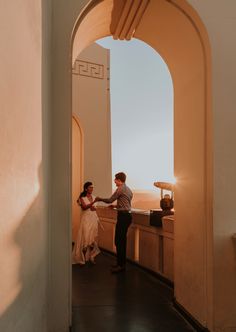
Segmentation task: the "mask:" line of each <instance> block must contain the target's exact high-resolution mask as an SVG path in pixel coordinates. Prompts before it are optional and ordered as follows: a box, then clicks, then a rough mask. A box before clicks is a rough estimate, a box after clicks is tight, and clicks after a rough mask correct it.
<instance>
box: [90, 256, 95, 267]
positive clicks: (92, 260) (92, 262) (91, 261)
mask: <svg viewBox="0 0 236 332" xmlns="http://www.w3.org/2000/svg"><path fill="white" fill-rule="evenodd" d="M90 263H91V264H93V265H95V264H96V262H95V259H94V257H91V258H90Z"/></svg>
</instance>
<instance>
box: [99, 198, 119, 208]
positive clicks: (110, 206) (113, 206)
mask: <svg viewBox="0 0 236 332" xmlns="http://www.w3.org/2000/svg"><path fill="white" fill-rule="evenodd" d="M101 201H102V199H101V197H99V196H97V197H95V200H94V201H93V204H94V203H96V202H101ZM115 207H116V206H115V205H112V204H110V205H108V208H110V209H114V208H115Z"/></svg>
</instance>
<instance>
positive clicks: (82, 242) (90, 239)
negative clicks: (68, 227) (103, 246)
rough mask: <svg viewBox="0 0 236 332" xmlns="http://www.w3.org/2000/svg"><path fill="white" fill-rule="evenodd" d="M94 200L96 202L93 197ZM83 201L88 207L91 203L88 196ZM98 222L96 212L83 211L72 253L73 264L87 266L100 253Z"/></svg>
mask: <svg viewBox="0 0 236 332" xmlns="http://www.w3.org/2000/svg"><path fill="white" fill-rule="evenodd" d="M92 198H93V200H94V197H93V196H92ZM82 199H83V201H84V203H85V204H86V205H87V204H90V203H91V202H90V201H89V199H88V198H87V196H86V197H82ZM98 222H99V219H98V216H97V213H96V211H91V210H90V209H87V210H82V213H81V220H80V225H79V229H78V235H77V239H76V242H75V245H74V248H73V252H72V263H73V264H85V262H86V261H89V260H91V261H93V260H94V257H95V256H97V255H98V254H99V253H100V250H99V248H98V245H97V237H98Z"/></svg>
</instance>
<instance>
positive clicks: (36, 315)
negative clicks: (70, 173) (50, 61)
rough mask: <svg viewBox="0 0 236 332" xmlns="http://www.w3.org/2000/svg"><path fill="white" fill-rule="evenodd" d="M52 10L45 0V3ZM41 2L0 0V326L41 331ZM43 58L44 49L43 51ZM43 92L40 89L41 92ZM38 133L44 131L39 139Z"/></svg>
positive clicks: (44, 168)
mask: <svg viewBox="0 0 236 332" xmlns="http://www.w3.org/2000/svg"><path fill="white" fill-rule="evenodd" d="M44 5H46V6H47V9H46V11H47V13H48V12H50V2H49V1H48V2H47V4H44ZM44 5H43V8H42V3H41V1H40V0H36V1H33V2H32V1H31V0H24V1H17V2H11V1H1V3H0V26H1V29H0V40H1V48H0V59H1V61H0V73H1V80H0V110H1V122H0V141H1V149H0V167H1V172H0V183H1V185H0V197H1V216H0V219H1V220H0V225H1V232H0V253H1V272H0V288H1V290H0V293H1V300H0V330H1V331H11V332H14V331H15V332H19V331H24V332H32V331H38V332H42V331H46V330H47V297H46V291H47V280H48V213H47V202H48V185H47V174H48V170H49V169H48V164H47V162H46V158H48V155H47V150H46V149H45V148H46V146H47V145H48V142H46V140H47V126H48V118H47V116H46V115H45V114H44V113H43V106H44V107H45V110H46V111H48V109H46V108H47V101H46V100H45V103H42V95H44V92H45V91H43V90H42V81H43V80H44V83H46V81H47V78H46V77H44V78H43V77H42V72H43V71H44V69H45V68H43V67H42V54H43V43H42V39H43V34H44V32H43V30H42V21H44V23H45V24H46V25H47V24H48V23H47V18H46V17H45V16H44V14H45V12H44V9H45V7H44ZM43 56H44V55H43ZM44 97H45V95H44ZM43 135H45V137H44V138H43Z"/></svg>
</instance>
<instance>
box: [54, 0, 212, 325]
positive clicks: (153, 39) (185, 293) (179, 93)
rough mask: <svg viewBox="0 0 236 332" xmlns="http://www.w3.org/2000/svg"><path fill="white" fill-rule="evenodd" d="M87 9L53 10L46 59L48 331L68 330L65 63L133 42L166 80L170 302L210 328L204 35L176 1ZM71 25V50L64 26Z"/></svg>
mask: <svg viewBox="0 0 236 332" xmlns="http://www.w3.org/2000/svg"><path fill="white" fill-rule="evenodd" d="M87 3H88V5H87V6H86V7H85V8H84V9H82V5H81V2H78V1H74V2H73V5H71V6H69V7H68V11H67V16H66V19H64V21H63V20H62V17H63V15H62V14H61V8H59V6H58V7H56V8H55V11H56V12H55V18H56V19H55V20H54V38H55V40H54V47H53V51H54V54H55V55H57V56H56V59H55V62H54V64H53V82H52V84H53V112H54V114H55V118H54V119H55V120H54V121H53V124H52V126H53V127H52V133H53V135H52V169H55V170H56V171H55V172H52V192H51V206H52V211H51V219H52V224H51V233H52V234H53V236H52V237H51V241H52V242H51V256H52V259H51V280H52V282H51V289H50V299H51V304H50V308H51V312H50V315H49V316H50V325H51V330H54V331H55V330H60V329H61V330H63V328H62V326H65V327H66V326H68V324H69V320H70V319H69V317H70V293H69V289H70V278H71V276H70V272H68V271H70V263H71V262H70V259H69V257H70V253H71V238H70V233H71V228H70V227H69V226H70V216H71V213H70V206H71V199H70V195H69V194H68V192H69V193H70V181H71V180H70V175H69V174H70V137H71V131H70V128H71V111H70V110H71V63H72V62H73V61H74V59H75V57H76V55H77V54H78V53H79V52H80V51H81V50H82V49H84V48H85V47H86V46H88V45H89V44H90V43H92V42H94V41H95V40H97V39H99V38H103V37H106V36H109V35H113V36H114V38H120V39H122V38H126V39H129V38H131V37H132V36H133V35H134V36H135V37H136V38H137V39H140V40H142V41H144V42H146V43H147V44H149V45H150V46H152V47H153V48H154V49H156V50H157V51H158V53H159V54H160V55H161V56H162V58H163V59H164V60H165V62H166V63H167V65H168V67H169V70H170V72H171V75H172V78H173V84H174V132H175V134H174V141H175V151H174V154H175V158H174V167H175V176H176V177H177V181H178V185H177V187H176V190H175V198H176V224H175V262H174V264H175V297H176V301H177V302H178V303H179V304H180V305H181V306H182V307H183V308H185V310H187V311H188V312H189V313H190V314H191V315H192V316H193V317H194V318H195V319H197V320H198V321H199V322H200V323H201V324H202V325H204V326H207V327H209V328H211V326H212V270H211V266H212V178H211V176H212V151H211V135H212V133H211V82H210V70H211V65H210V48H209V41H208V37H207V34H206V31H205V29H204V26H203V24H202V22H201V20H200V18H199V17H198V15H197V14H196V12H195V11H194V10H193V8H192V7H191V6H189V5H188V3H187V2H186V1H183V0H168V1H167V0H159V1H156V0H150V1H145V0H143V1H141V0H140V1H138V0H137V1H120V0H119V1H116V0H114V1H113V0H104V1H100V0H97V1H94V0H92V1H90V2H87ZM77 17H78V19H77ZM76 19H77V22H76V24H75V26H74V29H73V35H72V41H73V42H72V44H71V39H70V38H71V31H72V24H73V22H74V21H75V20H76ZM62 21H63V22H62ZM63 23H64V24H63ZM61 26H63V29H62V28H60V27H61ZM55 31H58V32H57V33H56V32H55ZM59 45H60V47H59ZM73 45H74V47H73V50H72V51H73V52H71V53H73V54H72V57H71V59H69V58H68V54H69V52H70V47H71V46H73ZM70 60H71V61H70ZM58 165H60V166H58ZM65 189H68V191H67V190H65ZM65 230H66V232H65ZM62 244H63V245H62ZM62 247H63V250H62ZM62 267H63V269H62ZM67 267H68V269H67ZM59 271H60V273H58V272H59ZM57 327H58V328H57ZM65 330H66V328H65Z"/></svg>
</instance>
